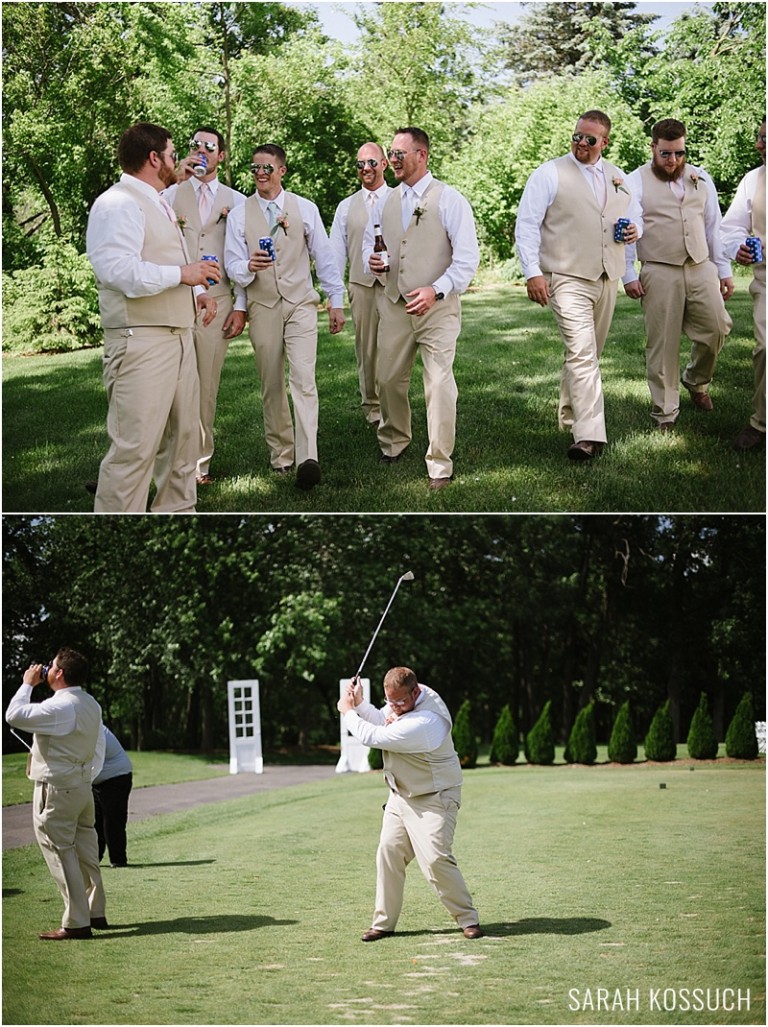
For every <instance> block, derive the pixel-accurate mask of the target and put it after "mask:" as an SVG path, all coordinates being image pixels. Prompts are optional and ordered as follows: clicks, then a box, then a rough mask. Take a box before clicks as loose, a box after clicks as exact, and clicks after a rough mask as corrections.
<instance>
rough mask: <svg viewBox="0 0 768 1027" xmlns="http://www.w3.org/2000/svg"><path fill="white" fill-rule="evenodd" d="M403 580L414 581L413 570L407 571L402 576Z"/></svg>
mask: <svg viewBox="0 0 768 1027" xmlns="http://www.w3.org/2000/svg"><path fill="white" fill-rule="evenodd" d="M400 580H401V581H413V571H406V572H405V574H403V575H402V577H401V578H400Z"/></svg>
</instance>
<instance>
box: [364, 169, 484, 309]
mask: <svg viewBox="0 0 768 1027" xmlns="http://www.w3.org/2000/svg"><path fill="white" fill-rule="evenodd" d="M433 181H434V179H433V177H432V173H431V172H430V171H428V172H427V173H426V175H424V176H423V178H420V179H419V181H418V182H417V183H416V184H415V185H414V186H406V185H405V183H401V185H400V189H403V190H405V192H404V193H403V199H402V202H403V204H404V205H405V207H406V211H407V212H408V221H410V217H411V214H412V212H413V208H414V207H415V206H418V204H419V202H420V201H421V199H422V197H423V196H424V193H425V192H426V191H427V189H428V188H429V187H430V185H431V184H432V182H433ZM437 215H438V217H439V218H440V224H441V225H442V226H443V228H444V229H445V232H446V234H447V236H448V238H449V239H450V241H451V249H452V251H453V256H452V259H451V263H450V264H449V265H448V267H447V268H446V270H445V271H444V273H443V274H442V275H440V277H439V278H438V280H437V281H436V282H425V283H424V285H431V286H433V288H434V290H435V292H441V293H443V295H444V296H448V295H450V293H452V292H455V293H457V294H461V293H463V292H466V291H467V289H468V288H469V284H470V282H471V281H472V279H473V278H474V277H475V274H476V273H477V268H478V266H479V264H480V247H479V246H478V244H477V229H476V228H475V216H474V214H473V213H472V207H471V206H470V203H469V200H467V199H466V198H465V197H464V196H462V195H461V193H460V192H459V191H458V189H454V188H453V186H450V185H446V184H445V183H443V191H442V192H441V194H440V202H439V204H438V206H437ZM406 223H407V222H406ZM384 241H385V242H386V239H385V240H384ZM373 242H374V238H373V221H370V222H369V223H368V227H367V228H366V230H365V234H364V235H363V267H365V268H368V267H369V264H368V260H369V259H370V256H371V254H372V253H373Z"/></svg>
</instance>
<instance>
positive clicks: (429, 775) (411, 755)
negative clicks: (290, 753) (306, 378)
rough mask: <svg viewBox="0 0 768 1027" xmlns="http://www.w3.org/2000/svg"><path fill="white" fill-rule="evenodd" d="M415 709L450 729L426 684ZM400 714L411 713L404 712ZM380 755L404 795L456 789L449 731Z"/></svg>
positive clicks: (455, 758) (457, 776) (389, 778)
mask: <svg viewBox="0 0 768 1027" xmlns="http://www.w3.org/2000/svg"><path fill="white" fill-rule="evenodd" d="M422 206H423V204H422ZM382 227H383V226H382ZM421 227H423V224H422V225H419V228H421ZM416 709H417V710H419V711H422V710H428V711H429V712H430V713H436V714H437V716H438V717H442V718H443V720H445V721H446V722H447V724H448V727H449V728H450V727H452V725H453V721H452V720H451V715H450V713H449V712H448V707H447V706H446V705H445V703H444V702H443V700H442V699H441V698H440V696H439V695H438V694H437V692H435V691H434V690H433V689H431V688H428V687H427V686H426V685H422V686H421V699H420V701H419V704H418V706H417V707H416ZM403 716H404V717H408V716H410V712H409V713H404V714H403ZM382 755H383V759H384V777H385V779H386V781H387V784H388V785H389V787H390V788H392V789H394V790H395V791H396V792H397V793H398V794H399V795H404V796H405V797H406V798H410V797H412V796H415V795H429V794H431V793H432V792H441V791H443V789H444V788H458V787H459V786H460V785H461V764H460V763H459V757H458V756H457V755H456V750H455V749H454V747H453V738H452V736H451V732H450V730H449V732H448V734H447V735H446V737H445V740H444V741H443V743H442V744H441V745H440V746H438V748H437V749H434V750H433V751H432V752H388V751H387V750H384V751H383V754H382Z"/></svg>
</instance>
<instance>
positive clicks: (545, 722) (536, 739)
mask: <svg viewBox="0 0 768 1027" xmlns="http://www.w3.org/2000/svg"><path fill="white" fill-rule="evenodd" d="M551 707H552V703H551V702H546V703H545V704H544V709H543V710H542V711H541V715H540V716H539V719H538V720H537V721H536V723H535V724H534V725H533V727H532V728H531V730H530V731H529V732H528V734H527V735H526V736H525V758H526V759H527V760H528V762H529V763H542V764H545V765H546V764H549V763H554V762H555V735H554V732H553V730H552V715H551V712H550V710H551Z"/></svg>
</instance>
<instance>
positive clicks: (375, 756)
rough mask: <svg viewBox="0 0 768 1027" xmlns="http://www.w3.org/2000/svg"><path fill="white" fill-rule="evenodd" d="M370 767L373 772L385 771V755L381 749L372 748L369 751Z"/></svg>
mask: <svg viewBox="0 0 768 1027" xmlns="http://www.w3.org/2000/svg"><path fill="white" fill-rule="evenodd" d="M368 766H369V767H370V768H371V770H383V769H384V754H383V753H382V751H381V749H376V748H371V749H369V750H368Z"/></svg>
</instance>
